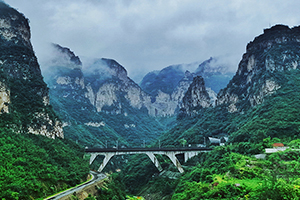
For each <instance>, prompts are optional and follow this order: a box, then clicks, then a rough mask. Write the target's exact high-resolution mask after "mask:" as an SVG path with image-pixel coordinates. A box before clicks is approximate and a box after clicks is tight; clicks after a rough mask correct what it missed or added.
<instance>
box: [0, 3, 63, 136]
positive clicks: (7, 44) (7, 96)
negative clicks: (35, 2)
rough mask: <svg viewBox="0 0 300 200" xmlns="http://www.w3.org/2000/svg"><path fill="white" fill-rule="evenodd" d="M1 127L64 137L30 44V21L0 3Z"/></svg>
mask: <svg viewBox="0 0 300 200" xmlns="http://www.w3.org/2000/svg"><path fill="white" fill-rule="evenodd" d="M0 69H1V70H0V83H1V84H0V87H1V89H0V97H1V100H0V107H1V111H2V112H1V113H2V114H1V116H0V117H1V123H4V124H5V127H10V128H13V129H14V131H16V132H29V133H34V134H42V135H45V136H47V137H51V138H55V137H63V131H62V128H61V124H60V122H59V121H58V119H57V117H56V115H55V114H54V113H53V110H52V108H51V107H50V105H49V95H48V88H47V85H46V84H45V82H44V81H43V77H42V75H41V70H40V67H39V64H38V62H37V58H36V56H35V55H34V51H33V49H32V45H31V42H30V28H29V24H28V20H27V19H26V18H25V17H24V16H23V15H22V14H20V13H19V12H18V11H16V10H15V9H13V8H11V7H9V6H8V5H6V4H4V3H2V2H0Z"/></svg>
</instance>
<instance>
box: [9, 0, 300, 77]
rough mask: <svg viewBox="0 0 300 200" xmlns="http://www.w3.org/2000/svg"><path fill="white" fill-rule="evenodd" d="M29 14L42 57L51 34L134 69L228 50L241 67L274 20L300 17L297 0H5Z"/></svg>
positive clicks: (80, 51) (293, 22)
mask: <svg viewBox="0 0 300 200" xmlns="http://www.w3.org/2000/svg"><path fill="white" fill-rule="evenodd" d="M6 2H7V3H8V4H10V5H11V6H12V7H14V8H17V9H18V10H19V11H20V12H22V13H24V14H25V16H27V17H28V18H29V20H30V25H31V31H32V43H33V46H34V49H35V52H36V54H37V56H38V58H39V60H43V59H45V58H46V57H47V54H48V52H47V51H46V50H47V48H45V46H46V45H47V43H50V42H54V43H58V44H60V45H62V46H66V47H69V48H70V49H72V50H73V51H74V52H75V53H76V54H77V55H79V56H81V55H82V56H86V57H98V58H100V57H105V58H113V59H115V60H117V61H118V62H119V63H120V64H122V65H123V66H124V67H125V68H126V69H127V71H128V73H129V75H130V76H131V77H133V78H134V79H135V77H136V79H137V77H138V75H139V74H141V73H143V74H145V73H146V72H149V71H152V70H156V69H161V68H163V67H166V66H168V65H171V64H179V63H191V62H195V61H203V60H206V59H208V58H209V57H210V56H213V57H223V58H225V59H226V62H227V63H228V64H229V65H230V66H232V68H233V70H235V69H236V68H237V65H238V62H239V61H240V59H241V57H242V54H243V53H244V52H245V47H246V44H247V43H248V42H250V41H251V40H253V39H254V37H256V36H257V35H259V34H261V33H262V32H263V29H264V28H268V27H270V26H272V25H275V24H286V25H289V26H291V27H292V26H298V25H300V13H299V12H298V10H297V8H299V7H300V2H299V1H298V0H289V1H283V0H264V1H260V0H243V1H240V0H231V1H224V0H214V1H204V0H185V1H177V0H164V1H161V0H144V1H140V0H120V1H119V0H73V1H69V0H51V1H46V0H30V1H24V0H6Z"/></svg>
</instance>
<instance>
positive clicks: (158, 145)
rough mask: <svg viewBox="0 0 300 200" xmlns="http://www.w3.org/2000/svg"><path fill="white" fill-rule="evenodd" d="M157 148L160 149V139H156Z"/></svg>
mask: <svg viewBox="0 0 300 200" xmlns="http://www.w3.org/2000/svg"><path fill="white" fill-rule="evenodd" d="M158 148H159V149H160V140H158Z"/></svg>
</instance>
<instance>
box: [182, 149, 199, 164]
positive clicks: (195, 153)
mask: <svg viewBox="0 0 300 200" xmlns="http://www.w3.org/2000/svg"><path fill="white" fill-rule="evenodd" d="M198 154H199V152H193V151H192V152H185V153H184V162H186V161H188V159H190V158H192V157H194V156H196V155H198Z"/></svg>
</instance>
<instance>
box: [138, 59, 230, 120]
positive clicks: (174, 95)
mask: <svg viewBox="0 0 300 200" xmlns="http://www.w3.org/2000/svg"><path fill="white" fill-rule="evenodd" d="M188 69H196V70H195V72H190V71H189V70H188ZM197 76H201V77H203V78H204V81H205V85H206V90H207V92H208V95H209V97H210V101H211V104H212V105H215V100H216V99H217V93H218V92H219V90H220V89H222V88H225V87H226V85H227V84H228V82H229V81H230V79H231V78H232V76H233V74H232V73H231V72H230V71H229V67H228V66H227V65H225V64H222V63H221V62H220V61H218V59H216V58H210V59H208V60H205V61H204V62H202V63H199V62H195V63H190V64H180V65H171V66H168V67H166V68H164V69H162V70H161V71H153V72H150V73H148V74H147V75H146V76H145V77H144V78H143V79H142V81H141V83H140V86H141V88H142V89H143V90H144V91H145V92H147V93H148V94H150V96H151V99H152V102H157V104H159V105H160V110H163V111H165V114H167V115H177V114H178V112H179V110H180V109H181V108H182V106H183V104H182V103H183V96H184V94H185V93H186V92H187V91H188V88H189V86H190V84H192V82H193V78H194V77H197ZM162 97H163V98H162Z"/></svg>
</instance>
